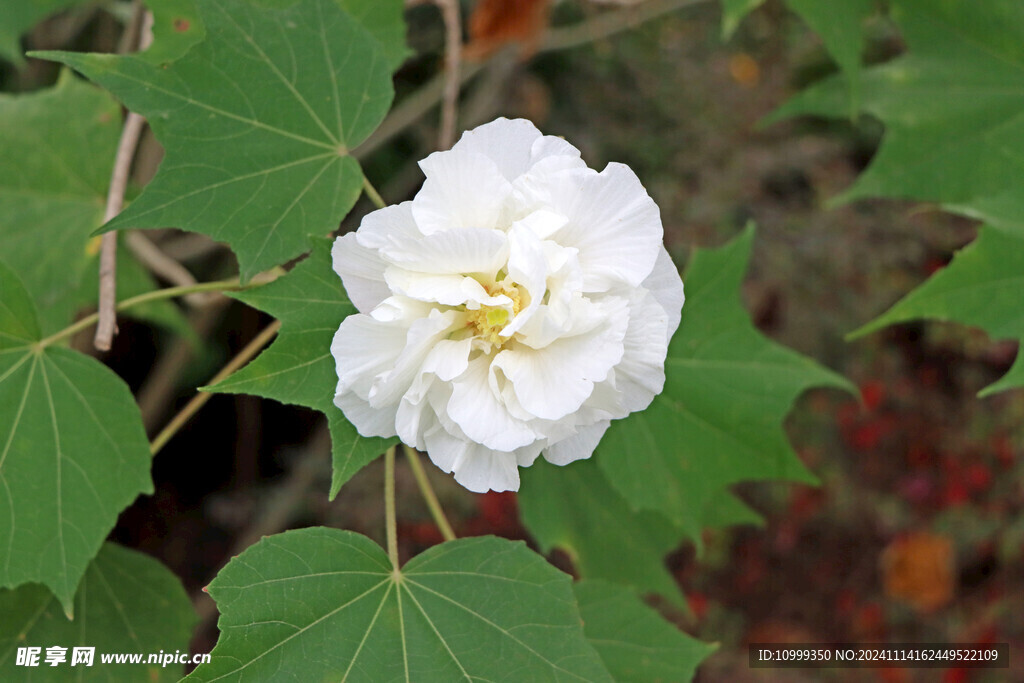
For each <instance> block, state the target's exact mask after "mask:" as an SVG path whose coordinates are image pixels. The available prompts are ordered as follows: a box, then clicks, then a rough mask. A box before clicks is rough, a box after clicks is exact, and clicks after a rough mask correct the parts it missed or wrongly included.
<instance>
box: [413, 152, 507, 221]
mask: <svg viewBox="0 0 1024 683" xmlns="http://www.w3.org/2000/svg"><path fill="white" fill-rule="evenodd" d="M420 168H422V169H423V172H424V173H425V174H426V176H427V179H426V181H424V183H423V187H422V188H420V191H419V193H418V194H417V195H416V199H415V201H414V202H413V207H412V214H413V217H414V218H415V219H416V224H417V225H418V226H419V228H420V230H421V231H422V232H423V233H425V234H428V235H429V234H433V233H435V232H441V231H445V230H452V229H456V228H498V227H504V226H505V222H506V220H507V215H506V214H507V209H508V207H507V206H506V203H507V200H508V199H509V197H510V196H511V195H512V185H511V184H509V182H508V180H506V179H505V177H504V176H503V175H502V174H501V171H499V170H498V167H497V166H496V165H495V163H494V162H493V161H492V160H491V159H489V158H488V157H486V156H484V155H483V154H478V153H476V152H463V151H456V150H449V151H447V152H435V153H433V154H431V155H430V156H428V157H427V158H426V159H424V160H423V161H421V162H420Z"/></svg>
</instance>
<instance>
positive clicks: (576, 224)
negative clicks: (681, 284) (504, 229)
mask: <svg viewBox="0 0 1024 683" xmlns="http://www.w3.org/2000/svg"><path fill="white" fill-rule="evenodd" d="M556 184H557V187H553V188H552V190H551V201H552V207H553V208H554V209H555V210H556V211H557V212H559V213H561V214H563V215H565V216H567V217H568V218H569V223H568V224H567V225H566V226H565V227H564V228H562V229H561V230H559V231H558V232H557V233H555V235H553V236H552V239H553V240H555V241H556V242H558V243H559V244H561V245H563V246H570V247H577V248H578V249H579V250H580V252H579V259H580V265H581V266H582V268H583V274H584V282H583V287H584V290H585V291H591V292H603V291H607V290H608V289H610V288H612V287H614V286H615V285H616V284H618V283H625V284H628V285H630V286H633V287H636V286H639V285H640V283H641V282H643V281H644V279H645V278H646V277H647V276H648V275H650V274H651V270H652V269H653V268H654V262H655V260H656V259H657V257H658V251H659V249H661V248H662V235H663V232H664V231H663V229H662V226H661V214H660V213H659V211H658V207H657V205H656V204H655V203H654V200H652V199H651V198H650V197H649V196H648V194H647V191H646V190H644V187H643V185H641V184H640V180H639V179H638V178H637V177H636V174H635V173H633V171H631V170H630V168H629V167H628V166H624V165H623V164H615V163H612V164H608V166H607V167H606V168H605V169H604V171H602V172H601V173H596V174H594V173H584V172H580V173H568V174H561V175H559V176H557V183H556Z"/></svg>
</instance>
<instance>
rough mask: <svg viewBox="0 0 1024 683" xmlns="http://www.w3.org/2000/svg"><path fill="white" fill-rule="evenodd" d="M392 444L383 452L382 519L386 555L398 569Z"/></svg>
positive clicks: (393, 447)
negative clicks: (386, 549)
mask: <svg viewBox="0 0 1024 683" xmlns="http://www.w3.org/2000/svg"><path fill="white" fill-rule="evenodd" d="M397 447H398V446H397V445H395V446H392V447H391V448H389V449H388V452H387V453H385V454H384V520H385V523H386V524H387V536H388V557H389V558H391V566H392V567H393V568H394V570H395V571H396V572H397V571H398V522H397V521H396V520H395V449H396V448H397Z"/></svg>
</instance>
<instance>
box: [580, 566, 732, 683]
mask: <svg viewBox="0 0 1024 683" xmlns="http://www.w3.org/2000/svg"><path fill="white" fill-rule="evenodd" d="M574 589H575V591H576V599H577V600H578V601H579V606H580V616H582V617H583V632H584V634H585V635H586V637H587V640H589V641H590V644H591V645H593V646H594V648H595V649H596V650H597V652H598V654H600V655H601V660H602V661H603V662H604V665H605V666H606V667H608V671H609V672H611V674H612V677H613V678H614V679H615V681H616V683H651V681H689V680H691V679H692V678H693V674H694V672H695V670H696V669H697V665H699V664H700V663H701V662H702V661H703V660H704V659H705V658H707V656H708V655H710V654H711V653H712V652H714V651H715V649H716V646H715V645H709V644H708V643H702V642H701V641H699V640H697V639H695V638H691V637H690V636H688V635H686V634H685V633H682V632H681V631H679V629H677V628H675V627H674V626H672V625H671V624H669V623H667V622H666V621H665V620H664V619H662V618H661V617H660V616H659V615H658V613H657V612H655V611H654V610H653V609H651V608H650V607H648V606H647V605H645V604H644V603H643V601H641V600H640V599H639V598H638V597H637V596H636V595H635V594H634V593H633V592H632V591H630V590H629V589H627V588H623V587H621V586H616V585H613V584H610V583H606V582H604V581H581V582H580V583H577V584H576V585H575V586H574Z"/></svg>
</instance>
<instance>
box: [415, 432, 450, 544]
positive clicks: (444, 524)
mask: <svg viewBox="0 0 1024 683" xmlns="http://www.w3.org/2000/svg"><path fill="white" fill-rule="evenodd" d="M402 448H403V449H404V450H405V455H406V457H407V458H409V466H410V467H412V474H413V476H414V477H416V483H417V484H418V485H419V487H420V493H422V494H423V500H424V501H426V503H427V507H428V508H429V509H430V516H431V517H433V518H434V524H436V525H437V528H438V530H440V532H441V536H442V537H444V540H446V541H454V540H455V532H454V531H452V525H451V524H449V523H448V518H447V517H445V514H444V510H443V509H442V508H441V503H440V502H438V500H437V495H436V494H435V493H434V487H432V486H431V485H430V480H429V479H427V473H426V472H425V471H424V470H423V463H422V462H420V456H419V453H417V452H416V451H415V450H414V449H412V448H409V447H408V446H406V445H405V444H402Z"/></svg>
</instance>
